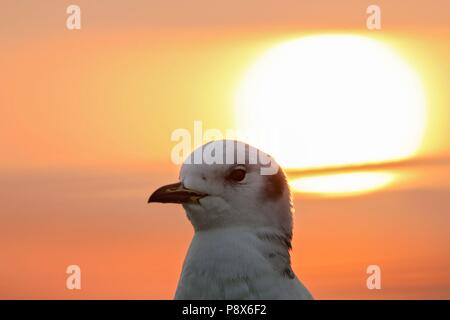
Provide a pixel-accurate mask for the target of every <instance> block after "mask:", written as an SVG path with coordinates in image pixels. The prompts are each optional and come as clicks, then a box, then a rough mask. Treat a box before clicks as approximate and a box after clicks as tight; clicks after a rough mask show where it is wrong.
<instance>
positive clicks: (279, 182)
mask: <svg viewBox="0 0 450 320" xmlns="http://www.w3.org/2000/svg"><path fill="white" fill-rule="evenodd" d="M265 177H266V181H265V187H264V198H265V199H270V200H276V199H278V198H279V197H281V195H282V194H283V193H284V191H285V190H286V189H287V188H288V184H287V179H286V175H285V174H284V172H283V170H282V169H281V168H279V169H278V172H277V173H276V174H272V175H268V176H265Z"/></svg>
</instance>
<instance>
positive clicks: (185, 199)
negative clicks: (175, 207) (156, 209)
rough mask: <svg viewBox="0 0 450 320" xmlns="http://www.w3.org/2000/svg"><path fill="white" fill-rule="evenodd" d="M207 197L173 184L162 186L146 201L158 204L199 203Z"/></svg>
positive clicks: (204, 194) (181, 185) (178, 184)
mask: <svg viewBox="0 0 450 320" xmlns="http://www.w3.org/2000/svg"><path fill="white" fill-rule="evenodd" d="M205 196H207V194H206V193H203V192H198V191H195V190H190V189H187V188H185V187H184V186H183V184H182V183H180V182H178V183H173V184H168V185H166V186H162V187H161V188H159V189H157V190H156V191H155V192H153V193H152V195H151V196H150V198H149V199H148V203H150V202H160V203H197V204H198V203H199V200H200V199H201V198H203V197H205Z"/></svg>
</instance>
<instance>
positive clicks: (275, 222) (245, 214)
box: [148, 140, 312, 299]
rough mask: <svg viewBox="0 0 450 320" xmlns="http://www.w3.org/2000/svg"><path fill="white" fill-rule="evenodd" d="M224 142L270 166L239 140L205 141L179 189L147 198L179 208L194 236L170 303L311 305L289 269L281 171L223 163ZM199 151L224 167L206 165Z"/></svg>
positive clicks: (288, 216)
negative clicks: (282, 301) (212, 301)
mask: <svg viewBox="0 0 450 320" xmlns="http://www.w3.org/2000/svg"><path fill="white" fill-rule="evenodd" d="M230 142H231V143H232V145H234V146H235V148H234V150H232V152H235V153H236V150H245V154H246V155H250V154H253V155H254V154H255V153H254V152H255V151H256V152H258V153H259V155H262V156H263V157H268V158H269V159H270V161H273V163H272V165H273V164H274V163H275V162H274V160H273V159H272V158H270V156H268V155H267V154H265V153H262V152H261V151H259V150H257V149H256V148H254V147H251V146H249V145H247V144H244V143H243V142H237V141H231V140H219V141H214V142H210V143H209V144H206V145H204V146H202V147H200V148H198V149H197V150H195V151H194V152H193V153H192V154H191V156H190V157H188V158H187V159H186V161H185V162H184V164H183V166H182V168H181V172H180V182H179V183H175V184H171V185H167V186H163V187H161V188H159V189H158V190H156V191H155V192H154V193H153V194H152V195H151V196H150V198H149V200H148V202H162V203H181V204H182V205H183V207H184V209H185V211H186V214H187V217H188V219H189V220H190V221H191V223H192V225H193V227H194V230H195V234H194V237H193V239H192V242H191V245H190V247H189V250H188V253H187V256H186V258H185V261H184V264H183V269H182V272H181V277H180V280H179V283H178V287H177V290H176V293H175V299H312V296H311V294H310V293H309V291H308V290H307V289H306V288H305V286H304V285H303V284H302V283H301V282H300V281H299V279H298V278H297V277H296V276H295V274H294V272H293V271H292V267H291V258H290V249H291V240H292V213H293V207H292V201H291V194H290V190H289V186H288V184H287V180H286V177H285V175H284V173H283V170H282V169H281V167H279V166H278V165H276V169H277V170H276V171H275V174H272V175H265V174H262V173H261V169H262V168H264V167H267V165H263V164H261V163H256V164H255V163H254V162H253V163H252V162H251V161H250V160H249V159H250V158H251V156H248V157H246V161H245V163H240V162H242V161H238V160H237V159H239V155H238V156H235V155H233V156H232V157H231V158H230V157H229V155H230V150H229V149H227V148H225V146H229V145H230ZM205 150H206V151H207V152H206V153H208V152H211V150H214V151H213V152H212V153H210V156H212V157H216V158H215V159H217V157H219V158H220V159H224V161H222V163H217V162H219V161H216V163H212V164H208V163H211V161H207V160H208V159H206V156H207V155H205ZM208 150H209V151H208ZM222 150H223V152H221V151H222ZM227 152H228V156H227ZM252 152H253V153H252ZM214 153H215V154H214ZM193 159H197V160H198V159H201V160H203V161H202V163H198V161H197V163H196V164H193V161H192V160H193ZM229 159H234V160H233V161H231V163H224V162H227V161H226V160H229ZM209 160H211V159H209ZM228 162H230V161H228ZM275 164H276V163H275Z"/></svg>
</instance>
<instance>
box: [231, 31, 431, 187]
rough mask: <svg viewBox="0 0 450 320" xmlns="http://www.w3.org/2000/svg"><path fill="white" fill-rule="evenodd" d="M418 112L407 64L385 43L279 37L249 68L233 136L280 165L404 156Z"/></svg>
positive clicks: (418, 129)
mask: <svg viewBox="0 0 450 320" xmlns="http://www.w3.org/2000/svg"><path fill="white" fill-rule="evenodd" d="M425 116H426V114H425V94H424V91H423V88H422V84H421V82H420V79H419V77H418V76H417V74H416V73H415V72H414V70H413V69H412V68H411V67H410V66H409V65H408V64H407V63H406V62H405V60H404V59H402V57H401V56H399V55H398V54H397V53H396V52H395V51H394V50H392V49H391V48H389V47H388V46H387V45H385V44H384V43H382V42H380V41H377V40H373V39H371V38H367V37H363V36H357V35H317V36H308V37H303V38H300V39H295V40H292V41H288V42H286V43H281V44H279V45H277V46H275V47H273V48H271V49H269V50H268V51H267V52H266V53H265V54H263V55H262V56H261V57H260V58H259V59H258V60H257V61H256V62H255V64H254V65H253V66H251V67H250V68H249V70H248V71H247V72H246V74H245V76H244V77H243V79H242V82H241V83H240V85H239V87H238V90H237V95H236V122H237V129H238V132H239V135H240V138H241V139H244V140H246V141H249V142H250V143H251V144H254V145H255V146H257V147H259V148H261V149H262V150H265V151H267V152H269V153H271V154H272V155H274V156H275V157H276V159H277V160H278V161H279V162H280V164H281V165H282V166H284V167H286V168H317V167H334V166H345V165H353V164H363V163H373V162H384V161H392V160H400V159H405V158H408V157H410V156H412V155H413V154H414V153H415V152H416V151H417V149H418V147H419V146H420V143H421V140H422V135H423V132H424V126H425ZM315 188H316V189H315V190H317V185H315ZM325 189H327V188H324V190H325ZM319 190H320V188H319ZM327 190H328V189H327ZM337 191H342V190H337Z"/></svg>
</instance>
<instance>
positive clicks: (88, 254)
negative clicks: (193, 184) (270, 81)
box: [0, 0, 450, 299]
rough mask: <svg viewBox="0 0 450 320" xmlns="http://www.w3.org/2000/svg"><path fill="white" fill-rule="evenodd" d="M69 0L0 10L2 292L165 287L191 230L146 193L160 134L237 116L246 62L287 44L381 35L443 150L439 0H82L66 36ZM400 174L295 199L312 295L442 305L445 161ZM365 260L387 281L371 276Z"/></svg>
mask: <svg viewBox="0 0 450 320" xmlns="http://www.w3.org/2000/svg"><path fill="white" fill-rule="evenodd" d="M70 3H71V2H65V1H46V2H45V3H40V4H37V3H35V2H33V1H21V2H20V3H18V2H16V1H4V5H3V6H2V9H1V17H0V37H1V39H2V41H1V42H0V49H1V50H0V70H2V72H1V74H0V88H1V90H0V108H1V117H0V148H1V150H2V156H1V157H0V165H1V167H0V179H1V181H2V183H1V184H0V202H1V203H2V209H1V212H0V217H1V220H2V223H1V224H0V262H1V263H0V298H150V299H153V298H171V297H172V295H173V292H174V289H175V287H176V283H177V279H178V275H179V272H180V270H181V264H182V261H183V258H184V254H185V252H186V249H187V247H188V245H189V241H190V238H191V236H192V228H191V226H190V225H189V223H188V221H187V219H186V218H185V216H184V214H183V212H182V209H181V208H180V207H177V206H176V205H156V204H155V205H152V206H149V205H148V204H147V203H146V200H147V197H148V195H149V194H150V193H151V192H152V191H153V190H154V189H155V188H156V187H158V186H160V185H161V184H164V183H168V182H172V181H175V180H176V178H177V176H178V173H177V171H178V168H177V167H176V166H175V165H173V164H171V162H170V150H171V148H172V146H173V142H171V141H170V134H171V132H172V131H173V130H174V129H176V128H180V127H181V128H188V129H192V126H193V121H194V120H197V119H201V120H203V121H204V123H205V126H208V127H211V128H219V129H225V128H229V127H232V126H233V94H234V91H235V89H236V84H237V82H238V81H239V79H240V78H241V77H242V74H243V72H244V71H245V70H246V68H247V67H248V65H249V64H250V63H251V62H252V61H254V59H255V58H256V57H258V56H259V55H260V54H261V52H263V51H264V50H265V49H267V48H270V47H271V46H272V45H274V44H275V43H278V42H280V41H283V40H285V39H292V38H295V37H299V36H302V35H306V34H308V35H309V34H318V33H322V32H329V31H336V32H351V33H358V34H365V35H368V36H372V37H374V38H376V39H381V40H383V41H386V42H387V43H390V44H392V45H393V46H394V47H395V48H397V49H398V50H399V52H401V53H402V54H403V55H404V57H405V59H407V60H408V61H409V62H411V63H412V64H413V65H414V66H415V68H416V69H417V70H418V72H419V73H420V74H421V75H422V77H423V80H424V83H425V87H426V91H427V99H428V103H429V111H428V114H429V119H428V130H427V132H426V135H425V137H424V143H423V147H422V148H421V155H423V156H427V157H436V158H448V157H449V156H450V144H449V141H448V136H450V132H449V130H450V129H449V128H450V126H449V119H450V109H449V108H448V105H449V102H450V93H449V90H448V83H450V82H449V80H450V79H449V74H450V41H449V40H450V25H449V21H450V3H449V2H448V1H444V0H443V1H396V2H395V3H393V2H392V1H378V2H377V3H378V4H379V5H380V6H381V7H382V19H383V20H382V30H381V31H373V32H368V31H367V30H366V29H365V17H366V15H365V8H366V7H367V5H368V2H366V1H346V3H345V4H344V5H343V4H341V3H340V4H337V3H334V2H333V1H315V2H314V4H312V3H308V4H306V3H305V2H303V1H281V2H280V1H245V2H241V1H239V2H238V1H227V2H223V3H218V2H217V3H216V2H211V1H189V2H186V3H185V2H183V4H180V3H177V5H173V3H170V2H163V1H127V2H124V1H123V2H122V3H121V2H119V1H95V2H93V1H77V4H78V5H79V6H80V7H81V10H82V30H80V31H68V30H66V29H65V18H66V14H65V8H66V6H67V5H68V4H70ZM410 170H411V172H412V175H411V176H412V177H413V178H411V179H410V180H408V181H407V182H405V183H404V184H403V185H401V186H399V187H397V188H388V189H385V190H381V191H379V192H374V193H370V194H366V195H360V196H353V197H342V198H334V197H328V198H320V197H314V196H307V195H304V194H296V195H295V204H296V208H297V213H296V216H295V229H294V249H293V253H292V254H293V261H294V269H295V270H296V272H297V273H298V274H299V277H300V278H301V279H302V280H303V281H304V282H305V283H306V285H307V286H308V288H310V289H311V291H312V293H313V294H314V296H315V297H317V298H324V299H332V298H337V299H346V298H363V299H366V298H369V299H371V298H375V299H378V298H426V299H428V298H446V299H448V298H450V272H449V270H450V260H449V257H448V253H449V252H450V250H449V249H450V247H449V246H450V244H449V240H450V236H449V235H450V232H449V231H450V230H449V222H450V221H449V216H448V214H449V213H450V197H448V194H449V192H450V174H449V172H450V171H449V166H448V165H442V166H436V167H432V168H430V167H426V166H425V167H420V166H419V167H414V168H412V169H410ZM155 243H156V244H157V245H155ZM69 264H78V265H80V267H81V269H82V286H83V289H82V290H81V291H79V292H75V291H69V290H67V289H65V279H66V274H65V268H66V266H67V265H69ZM369 264H378V265H380V266H381V267H382V272H383V273H382V277H383V278H382V285H383V289H382V290H379V291H369V290H367V288H366V287H365V279H366V274H365V268H366V267H367V265H369Z"/></svg>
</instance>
